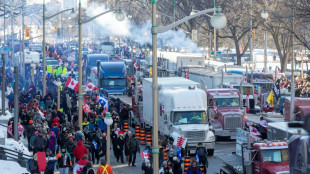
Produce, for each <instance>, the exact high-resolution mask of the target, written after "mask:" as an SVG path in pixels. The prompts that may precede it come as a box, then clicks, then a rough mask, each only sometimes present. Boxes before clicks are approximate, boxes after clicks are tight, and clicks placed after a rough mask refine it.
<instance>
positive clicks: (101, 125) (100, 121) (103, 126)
mask: <svg viewBox="0 0 310 174" xmlns="http://www.w3.org/2000/svg"><path fill="white" fill-rule="evenodd" d="M98 127H99V129H100V130H101V132H104V131H105V130H106V129H107V124H105V122H104V121H103V116H99V118H98Z"/></svg>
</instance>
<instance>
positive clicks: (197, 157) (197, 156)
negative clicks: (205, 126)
mask: <svg viewBox="0 0 310 174" xmlns="http://www.w3.org/2000/svg"><path fill="white" fill-rule="evenodd" d="M196 161H197V164H199V155H198V151H197V152H196Z"/></svg>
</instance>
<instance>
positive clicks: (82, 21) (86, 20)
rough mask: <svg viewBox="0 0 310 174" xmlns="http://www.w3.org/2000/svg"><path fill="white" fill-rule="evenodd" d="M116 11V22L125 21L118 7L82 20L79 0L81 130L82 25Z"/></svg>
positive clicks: (80, 116)
mask: <svg viewBox="0 0 310 174" xmlns="http://www.w3.org/2000/svg"><path fill="white" fill-rule="evenodd" d="M115 11H116V15H115V18H116V19H117V20H118V21H123V20H124V19H125V14H124V13H123V12H122V9H121V7H119V8H118V9H116V10H115V9H112V10H108V11H105V12H102V13H99V14H98V15H96V16H94V17H92V18H89V19H85V20H83V19H82V3H81V0H79V18H78V25H79V57H78V59H79V118H78V122H79V127H80V129H81V130H82V129H83V127H82V114H83V108H82V105H83V94H82V83H83V82H82V76H83V73H82V24H85V23H88V22H90V21H92V20H94V19H96V18H98V17H100V16H102V15H104V14H107V13H110V12H115Z"/></svg>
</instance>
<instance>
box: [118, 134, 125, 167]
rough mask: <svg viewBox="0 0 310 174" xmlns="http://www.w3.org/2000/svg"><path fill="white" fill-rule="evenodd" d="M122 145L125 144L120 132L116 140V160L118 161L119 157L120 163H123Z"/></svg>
mask: <svg viewBox="0 0 310 174" xmlns="http://www.w3.org/2000/svg"><path fill="white" fill-rule="evenodd" d="M124 145H125V139H124V134H123V133H120V134H119V135H118V138H117V140H116V147H117V151H116V152H117V157H116V161H117V162H118V160H119V159H120V160H121V162H122V163H124V155H123V151H124Z"/></svg>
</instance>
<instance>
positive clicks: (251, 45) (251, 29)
mask: <svg viewBox="0 0 310 174" xmlns="http://www.w3.org/2000/svg"><path fill="white" fill-rule="evenodd" d="M250 5H251V6H250V62H253V52H252V50H253V33H252V31H253V21H252V15H253V11H252V5H253V0H251V1H250ZM253 69H254V70H255V64H254V68H253Z"/></svg>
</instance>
